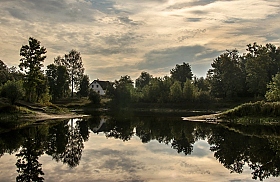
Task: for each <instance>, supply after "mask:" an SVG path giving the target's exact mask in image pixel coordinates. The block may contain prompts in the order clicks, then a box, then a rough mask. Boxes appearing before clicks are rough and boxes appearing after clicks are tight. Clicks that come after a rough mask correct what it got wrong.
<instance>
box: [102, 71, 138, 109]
mask: <svg viewBox="0 0 280 182" xmlns="http://www.w3.org/2000/svg"><path fill="white" fill-rule="evenodd" d="M133 90H134V87H133V81H132V79H131V78H130V76H128V75H125V76H121V78H120V79H119V80H115V82H114V83H113V84H112V85H111V87H109V88H108V92H106V94H107V95H108V96H109V97H111V98H112V102H113V103H114V104H116V105H120V106H127V105H128V104H129V103H130V102H131V100H132V92H133Z"/></svg>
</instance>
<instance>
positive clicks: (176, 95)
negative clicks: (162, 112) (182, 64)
mask: <svg viewBox="0 0 280 182" xmlns="http://www.w3.org/2000/svg"><path fill="white" fill-rule="evenodd" d="M182 98H183V92H182V86H181V83H180V82H179V81H175V82H174V83H173V85H172V86H171V87H170V99H171V101H173V102H176V103H177V102H180V101H181V100H182Z"/></svg>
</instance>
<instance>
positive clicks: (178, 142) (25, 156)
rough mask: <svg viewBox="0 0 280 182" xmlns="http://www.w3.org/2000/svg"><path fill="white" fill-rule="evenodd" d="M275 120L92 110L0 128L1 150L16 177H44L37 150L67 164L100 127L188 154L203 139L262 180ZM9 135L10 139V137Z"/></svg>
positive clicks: (279, 155) (269, 164) (276, 140)
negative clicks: (254, 122)
mask: <svg viewBox="0 0 280 182" xmlns="http://www.w3.org/2000/svg"><path fill="white" fill-rule="evenodd" d="M279 131H280V126H260V125H259V126H250V127H246V126H242V125H234V124H220V125H214V124H207V123H195V122H185V121H182V120H181V118H175V117H171V118H168V117H166V116H160V117H158V116H139V117H136V116H130V115H125V114H123V113H122V114H120V115H112V116H100V115H98V114H95V115H94V116H92V117H90V118H86V119H80V120H71V121H70V122H69V120H67V121H61V122H58V124H57V125H55V126H48V125H40V126H36V127H32V128H27V129H21V130H17V131H11V132H10V133H5V134H0V155H2V154H3V153H10V154H12V153H15V152H17V151H18V150H19V153H18V154H16V156H17V157H18V160H17V162H16V166H17V168H18V170H17V172H18V176H17V181H43V180H44V178H43V177H42V176H43V175H44V172H43V167H42V164H40V163H39V161H38V159H39V157H40V156H41V155H42V154H44V153H45V154H47V155H50V156H52V158H53V159H55V160H56V161H57V162H62V163H64V164H67V165H68V166H69V167H70V168H74V167H76V166H78V165H79V162H80V160H81V158H82V151H83V148H84V142H86V141H89V137H90V134H89V133H90V132H95V133H99V132H104V134H105V136H106V137H108V138H109V137H111V138H115V139H120V140H122V141H128V140H130V139H131V138H132V137H133V136H137V137H139V138H140V140H141V141H142V142H143V143H148V142H150V141H151V140H157V141H158V142H159V143H164V144H168V145H169V146H170V147H171V148H172V149H174V150H176V151H177V152H178V153H183V154H185V155H191V154H192V152H193V149H194V144H195V142H196V141H198V140H200V139H206V141H208V143H209V144H210V146H211V147H210V150H211V151H212V152H214V156H215V158H216V159H217V160H218V161H219V162H220V163H221V164H222V165H223V166H224V167H225V168H227V169H229V170H230V172H234V173H242V172H243V170H244V167H245V166H248V167H249V168H250V169H251V171H252V178H253V179H258V180H264V179H265V178H269V177H270V176H274V177H278V176H279V173H280V133H279ZM12 136H13V137H14V138H15V139H14V140H12V141H11V140H10V139H11V138H12Z"/></svg>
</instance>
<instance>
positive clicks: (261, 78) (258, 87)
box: [245, 43, 273, 96]
mask: <svg viewBox="0 0 280 182" xmlns="http://www.w3.org/2000/svg"><path fill="white" fill-rule="evenodd" d="M247 46H248V48H247V51H248V52H247V54H246V55H245V58H246V72H247V75H246V82H247V86H248V91H249V92H250V93H252V94H253V95H255V96H264V94H265V92H266V89H267V87H266V85H267V84H268V83H269V81H270V80H271V78H272V75H271V67H272V65H273V62H272V59H271V57H270V56H269V55H270V54H269V51H268V49H267V47H265V46H262V45H258V44H256V43H254V44H253V45H251V44H249V45H247Z"/></svg>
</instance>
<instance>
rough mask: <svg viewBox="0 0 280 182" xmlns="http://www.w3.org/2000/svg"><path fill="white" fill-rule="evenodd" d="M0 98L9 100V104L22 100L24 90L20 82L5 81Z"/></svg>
mask: <svg viewBox="0 0 280 182" xmlns="http://www.w3.org/2000/svg"><path fill="white" fill-rule="evenodd" d="M1 96H3V97H6V98H7V99H9V100H10V102H11V104H14V103H15V102H16V101H17V100H19V99H21V98H23V96H24V89H23V83H22V81H10V80H9V81H7V82H6V83H5V84H4V85H3V86H2V88H1Z"/></svg>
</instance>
